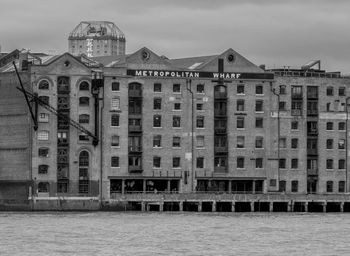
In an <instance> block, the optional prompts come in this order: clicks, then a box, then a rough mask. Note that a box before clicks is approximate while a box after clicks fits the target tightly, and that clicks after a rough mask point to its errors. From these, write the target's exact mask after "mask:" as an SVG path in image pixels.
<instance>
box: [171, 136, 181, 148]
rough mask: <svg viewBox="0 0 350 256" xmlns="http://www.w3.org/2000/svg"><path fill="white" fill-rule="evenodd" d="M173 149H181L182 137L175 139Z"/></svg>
mask: <svg viewBox="0 0 350 256" xmlns="http://www.w3.org/2000/svg"><path fill="white" fill-rule="evenodd" d="M173 147H174V148H179V147H181V137H177V136H175V137H173Z"/></svg>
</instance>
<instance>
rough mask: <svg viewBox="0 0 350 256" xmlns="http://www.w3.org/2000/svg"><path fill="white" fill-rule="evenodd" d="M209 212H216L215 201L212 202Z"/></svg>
mask: <svg viewBox="0 0 350 256" xmlns="http://www.w3.org/2000/svg"><path fill="white" fill-rule="evenodd" d="M211 211H212V212H216V201H213V204H212V205H211Z"/></svg>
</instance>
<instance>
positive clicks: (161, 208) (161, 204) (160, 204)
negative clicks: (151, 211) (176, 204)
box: [159, 201, 164, 212]
mask: <svg viewBox="0 0 350 256" xmlns="http://www.w3.org/2000/svg"><path fill="white" fill-rule="evenodd" d="M163 210H164V202H163V201H161V202H159V211H160V212H162V211H163Z"/></svg>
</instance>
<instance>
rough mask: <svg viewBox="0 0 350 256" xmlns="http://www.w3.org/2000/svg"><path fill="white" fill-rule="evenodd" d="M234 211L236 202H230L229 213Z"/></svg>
mask: <svg viewBox="0 0 350 256" xmlns="http://www.w3.org/2000/svg"><path fill="white" fill-rule="evenodd" d="M235 211H236V202H235V201H232V204H231V212H235Z"/></svg>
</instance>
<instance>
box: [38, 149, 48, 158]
mask: <svg viewBox="0 0 350 256" xmlns="http://www.w3.org/2000/svg"><path fill="white" fill-rule="evenodd" d="M38 155H39V157H49V149H48V148H39V150H38Z"/></svg>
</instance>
